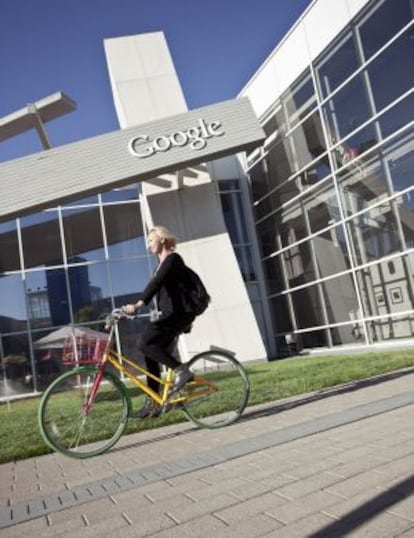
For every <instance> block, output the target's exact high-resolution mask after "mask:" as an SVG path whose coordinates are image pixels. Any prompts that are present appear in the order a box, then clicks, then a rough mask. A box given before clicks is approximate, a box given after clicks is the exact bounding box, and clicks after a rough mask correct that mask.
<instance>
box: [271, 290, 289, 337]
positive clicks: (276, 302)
mask: <svg viewBox="0 0 414 538" xmlns="http://www.w3.org/2000/svg"><path fill="white" fill-rule="evenodd" d="M269 306H270V312H271V315H272V318H273V323H274V327H275V329H276V332H277V333H288V332H291V331H292V330H293V326H292V321H291V317H290V316H289V315H287V313H288V312H289V306H288V300H287V297H286V296H285V295H281V296H280V297H276V298H274V299H270V300H269Z"/></svg>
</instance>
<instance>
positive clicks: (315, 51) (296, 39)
mask: <svg viewBox="0 0 414 538" xmlns="http://www.w3.org/2000/svg"><path fill="white" fill-rule="evenodd" d="M368 2H369V0H314V2H312V4H310V5H309V6H308V8H307V10H306V11H305V12H304V13H303V15H302V17H300V18H299V19H298V21H297V22H296V24H295V25H294V26H293V27H292V29H291V30H290V31H289V32H288V33H287V34H286V36H285V37H284V39H283V40H282V41H281V42H280V43H279V44H278V45H277V47H276V48H275V49H274V51H273V52H272V53H271V54H270V55H269V56H268V58H267V59H266V60H265V62H264V63H263V64H262V66H261V67H260V68H259V69H258V70H257V72H256V74H255V75H254V76H253V77H252V78H251V79H250V81H249V82H248V83H247V84H246V85H245V87H244V88H243V89H242V91H241V92H240V93H239V96H247V97H249V98H250V101H251V103H252V105H253V109H254V111H255V112H256V114H257V116H258V117H260V116H262V115H263V114H264V113H265V112H266V110H267V109H268V108H269V107H270V106H272V105H273V103H274V102H275V101H276V100H277V99H278V97H279V96H280V95H281V94H282V93H283V92H284V91H286V90H287V89H288V88H289V86H290V85H291V84H293V82H294V81H295V80H296V78H297V77H298V76H299V75H300V74H301V73H302V72H303V71H304V70H305V69H306V68H307V67H308V66H309V64H310V62H311V61H313V60H314V59H316V57H317V56H318V55H319V54H320V53H321V52H322V51H323V50H324V49H325V47H326V46H327V45H328V44H329V43H330V42H331V41H332V40H333V39H334V38H335V37H336V36H337V35H338V34H339V33H340V32H341V31H342V29H343V28H345V26H346V25H347V24H348V23H349V21H350V20H351V19H352V18H353V17H354V16H355V15H356V14H357V13H358V12H359V11H360V10H361V9H362V8H363V7H364V6H365V5H366V4H367V3H368Z"/></svg>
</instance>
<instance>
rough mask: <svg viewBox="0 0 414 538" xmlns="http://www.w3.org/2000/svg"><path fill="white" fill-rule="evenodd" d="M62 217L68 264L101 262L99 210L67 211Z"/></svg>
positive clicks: (101, 244) (102, 252) (102, 250)
mask: <svg viewBox="0 0 414 538" xmlns="http://www.w3.org/2000/svg"><path fill="white" fill-rule="evenodd" d="M62 217H63V218H62V220H63V229H64V235H65V245H66V254H67V257H68V263H82V262H85V261H99V260H103V259H104V257H105V251H104V248H103V237H102V226H101V219H100V214H99V209H98V208H97V207H96V208H90V207H89V208H86V209H75V210H73V209H68V210H65V211H64V212H62Z"/></svg>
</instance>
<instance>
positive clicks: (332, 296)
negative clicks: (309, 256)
mask: <svg viewBox="0 0 414 538" xmlns="http://www.w3.org/2000/svg"><path fill="white" fill-rule="evenodd" d="M321 286H322V290H323V294H324V299H325V305H326V313H327V316H328V320H329V323H333V324H335V323H341V322H344V321H353V320H357V319H360V318H361V312H360V310H359V306H358V300H357V295H356V292H355V286H354V282H353V280H352V276H351V274H350V273H348V274H346V275H341V276H339V277H336V278H332V279H330V280H326V281H324V282H322V283H321ZM337 331H338V332H339V333H340V334H341V335H342V336H341V338H342V340H343V341H346V342H352V341H354V340H355V338H354V337H353V335H352V328H351V327H350V326H345V328H344V329H342V328H341V327H338V328H337Z"/></svg>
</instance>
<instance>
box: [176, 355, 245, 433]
mask: <svg viewBox="0 0 414 538" xmlns="http://www.w3.org/2000/svg"><path fill="white" fill-rule="evenodd" d="M188 367H189V369H190V370H191V371H192V373H193V375H194V382H190V383H188V384H187V385H186V386H185V387H184V389H183V392H182V394H183V396H185V397H186V401H185V403H184V405H183V408H182V409H183V411H184V413H185V414H186V415H187V417H188V418H189V419H190V420H191V421H192V422H194V424H196V425H197V426H200V427H202V428H209V429H215V428H221V427H223V426H228V425H229V424H233V422H236V420H238V419H239V418H240V416H241V414H242V413H243V411H244V409H245V407H246V405H247V402H248V400H249V392H250V383H249V379H248V377H247V374H246V371H245V369H244V368H243V366H242V365H241V364H240V363H239V362H238V361H237V360H236V359H235V358H234V357H233V356H232V355H231V354H230V353H226V352H224V351H204V352H202V353H199V354H197V355H195V356H194V357H193V358H192V359H191V360H190V361H189V362H188Z"/></svg>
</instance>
